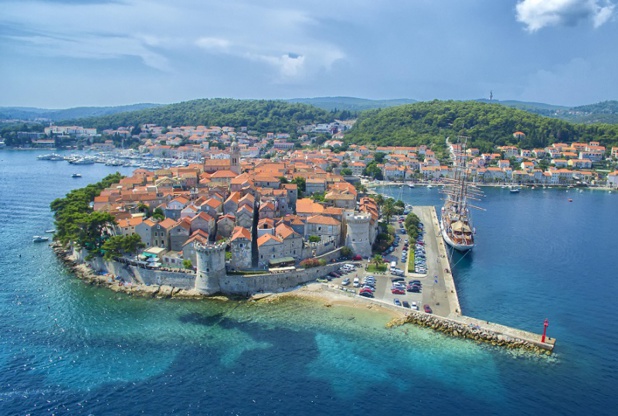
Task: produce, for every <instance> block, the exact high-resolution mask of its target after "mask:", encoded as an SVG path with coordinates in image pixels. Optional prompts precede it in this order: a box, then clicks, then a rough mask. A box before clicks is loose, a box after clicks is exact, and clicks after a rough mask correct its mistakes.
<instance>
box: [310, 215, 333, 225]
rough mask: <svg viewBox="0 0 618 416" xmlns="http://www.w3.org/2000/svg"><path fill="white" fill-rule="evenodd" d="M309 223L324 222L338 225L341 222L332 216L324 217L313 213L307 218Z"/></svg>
mask: <svg viewBox="0 0 618 416" xmlns="http://www.w3.org/2000/svg"><path fill="white" fill-rule="evenodd" d="M307 223H309V224H324V225H340V224H341V223H340V222H339V221H337V220H336V219H334V218H332V217H326V216H324V215H314V216H313V217H309V218H308V219H307Z"/></svg>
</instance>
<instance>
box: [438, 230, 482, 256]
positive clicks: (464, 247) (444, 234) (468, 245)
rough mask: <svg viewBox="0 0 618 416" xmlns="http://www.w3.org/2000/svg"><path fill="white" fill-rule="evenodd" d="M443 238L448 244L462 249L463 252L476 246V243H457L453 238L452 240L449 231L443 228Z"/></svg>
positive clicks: (459, 249)
mask: <svg viewBox="0 0 618 416" xmlns="http://www.w3.org/2000/svg"><path fill="white" fill-rule="evenodd" d="M442 238H443V239H444V242H445V243H446V244H448V245H449V246H451V247H453V248H454V249H455V250H457V251H461V252H462V253H464V252H466V251H470V250H472V248H473V247H474V244H457V243H455V242H454V241H453V240H451V238H450V237H449V236H448V234H447V232H446V231H445V230H444V229H443V230H442Z"/></svg>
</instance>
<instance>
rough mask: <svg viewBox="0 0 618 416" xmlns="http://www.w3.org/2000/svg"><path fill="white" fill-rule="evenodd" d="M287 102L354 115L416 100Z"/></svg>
mask: <svg viewBox="0 0 618 416" xmlns="http://www.w3.org/2000/svg"><path fill="white" fill-rule="evenodd" d="M286 101H288V102H291V103H302V104H309V105H313V106H315V107H318V108H322V109H324V110H327V111H333V110H339V111H343V110H348V111H350V112H353V113H358V112H360V111H364V110H371V109H375V108H387V107H394V106H397V105H402V104H411V103H415V102H416V100H411V99H409V98H399V99H392V100H369V99H366V98H356V97H315V98H292V99H289V100H286Z"/></svg>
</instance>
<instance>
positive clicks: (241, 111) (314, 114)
mask: <svg viewBox="0 0 618 416" xmlns="http://www.w3.org/2000/svg"><path fill="white" fill-rule="evenodd" d="M338 116H340V114H339V113H335V112H328V111H326V110H322V109H319V108H316V107H312V106H309V105H306V104H291V103H287V102H284V101H267V100H234V99H223V98H216V99H202V100H193V101H185V102H182V103H177V104H170V105H166V106H161V107H156V108H149V109H146V110H141V111H134V112H130V113H120V114H114V115H109V116H104V117H90V118H84V119H80V120H79V123H80V124H82V125H83V126H85V127H96V128H97V129H107V128H117V127H120V126H135V125H139V124H144V123H154V124H157V125H160V126H199V125H202V126H231V127H247V128H248V129H249V130H256V131H258V132H260V133H266V132H287V133H290V134H294V133H296V131H297V129H298V127H300V126H302V125H306V124H311V123H325V122H330V121H333V120H334V119H335V118H336V117H338ZM73 122H75V121H73Z"/></svg>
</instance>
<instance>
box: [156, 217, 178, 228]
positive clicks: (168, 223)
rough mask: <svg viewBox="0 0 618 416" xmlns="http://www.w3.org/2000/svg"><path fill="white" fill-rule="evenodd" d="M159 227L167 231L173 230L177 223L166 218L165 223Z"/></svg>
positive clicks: (161, 223) (162, 222)
mask: <svg viewBox="0 0 618 416" xmlns="http://www.w3.org/2000/svg"><path fill="white" fill-rule="evenodd" d="M159 225H160V226H161V227H163V228H165V229H168V228H172V227H173V226H174V225H176V221H174V220H173V219H171V218H166V219H164V220H163V221H161V222H160V223H159Z"/></svg>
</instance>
